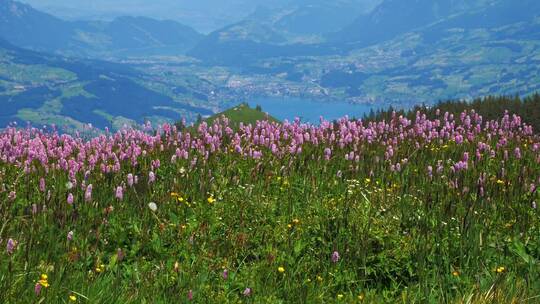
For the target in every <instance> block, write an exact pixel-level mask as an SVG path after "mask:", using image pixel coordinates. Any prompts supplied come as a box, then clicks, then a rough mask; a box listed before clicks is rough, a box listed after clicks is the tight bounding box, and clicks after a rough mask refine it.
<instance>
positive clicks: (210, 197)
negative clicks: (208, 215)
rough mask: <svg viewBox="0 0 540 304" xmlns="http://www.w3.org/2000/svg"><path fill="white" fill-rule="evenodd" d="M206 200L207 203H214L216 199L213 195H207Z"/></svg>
mask: <svg viewBox="0 0 540 304" xmlns="http://www.w3.org/2000/svg"><path fill="white" fill-rule="evenodd" d="M207 201H208V203H209V204H213V203H215V201H216V199H215V198H214V197H213V196H209V197H208V199H207Z"/></svg>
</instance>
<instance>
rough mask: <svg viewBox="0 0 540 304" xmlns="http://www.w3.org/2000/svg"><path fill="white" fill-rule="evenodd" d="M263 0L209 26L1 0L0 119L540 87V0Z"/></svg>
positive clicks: (169, 116)
mask: <svg viewBox="0 0 540 304" xmlns="http://www.w3.org/2000/svg"><path fill="white" fill-rule="evenodd" d="M160 1H165V2H166V1H168V0H160ZM205 1H206V0H205ZM208 1H210V0H208ZM156 3H158V2H156ZM159 3H162V2H159ZM205 3H206V2H205ZM263 3H264V2H263V1H259V0H257V1H255V2H253V3H251V4H250V3H247V2H246V1H245V0H235V1H233V2H231V5H238V7H244V8H248V7H249V8H255V7H257V6H258V8H257V9H254V10H253V11H251V13H250V14H247V13H246V14H247V16H245V17H244V18H242V19H241V20H239V21H237V22H234V23H232V24H229V25H227V26H224V27H222V28H220V29H218V30H215V31H213V32H211V33H209V34H207V35H203V34H200V33H198V32H196V31H195V30H193V29H192V28H190V27H188V26H185V25H182V24H180V23H177V22H175V21H166V20H156V19H151V18H148V17H130V16H126V17H115V18H114V19H113V20H111V21H85V20H78V21H66V20H62V19H59V18H57V17H54V16H52V15H49V14H47V13H43V12H40V11H38V10H35V9H33V8H32V7H30V6H28V5H25V4H21V3H19V2H15V1H12V0H2V1H1V2H0V39H4V40H5V41H2V43H1V44H0V102H5V103H6V105H7V107H6V109H7V110H6V111H5V112H3V113H1V114H0V125H1V124H5V123H6V122H7V121H10V120H13V119H20V120H22V121H26V120H28V121H32V122H34V123H50V122H55V123H59V124H60V123H62V124H69V125H70V126H72V127H77V126H80V125H81V124H82V123H88V122H92V123H94V124H95V125H97V126H102V127H103V126H115V127H118V126H119V125H121V124H122V123H124V122H141V121H143V120H146V119H150V120H153V121H166V120H168V121H172V120H175V119H177V118H178V117H180V115H182V116H183V117H186V118H187V119H188V120H191V121H193V120H194V119H195V117H196V116H197V115H209V114H211V113H213V112H217V111H219V110H221V109H222V108H224V107H226V106H227V105H231V104H233V103H235V102H240V101H245V100H246V99H247V98H251V97H254V96H281V97H283V96H293V97H303V98H316V99H323V100H326V101H329V102H331V101H332V100H346V101H349V102H351V103H373V104H381V103H384V104H386V105H387V104H392V105H397V106H408V105H413V104H417V103H434V102H436V101H438V100H442V99H456V98H464V99H467V98H472V97H480V96H485V95H499V94H508V95H510V94H520V95H526V94H530V93H533V92H536V91H539V90H540V73H539V70H540V68H539V67H540V1H537V0H520V1H515V0H476V1H469V0H370V1H366V0H336V1H326V0H279V1H274V2H272V3H266V4H269V5H265V6H263V5H261V4H263ZM270 4H271V5H270ZM193 5H195V4H194V3H193ZM200 5H203V4H200ZM221 5H222V6H223V5H225V4H223V3H222V4H221ZM370 5H373V6H374V8H373V9H370V8H369V7H371V6H370ZM14 29H16V30H14ZM26 49H30V50H32V51H29V50H26ZM49 54H54V55H49ZM103 58H106V59H108V60H111V61H114V62H117V63H110V62H105V61H101V60H102V59H103ZM97 59H99V60H97ZM118 63H124V64H118Z"/></svg>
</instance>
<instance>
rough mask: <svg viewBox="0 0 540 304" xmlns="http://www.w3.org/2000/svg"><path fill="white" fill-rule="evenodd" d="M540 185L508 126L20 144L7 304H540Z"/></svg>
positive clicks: (0, 177) (200, 131) (433, 124)
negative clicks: (539, 206)
mask: <svg viewBox="0 0 540 304" xmlns="http://www.w3.org/2000/svg"><path fill="white" fill-rule="evenodd" d="M539 178H540V138H538V137H537V136H536V135H535V134H534V133H533V130H532V128H531V127H529V126H527V125H525V124H523V123H522V122H521V119H520V118H519V117H517V116H513V115H509V114H507V115H505V116H504V117H501V118H500V119H498V120H496V121H485V120H483V119H482V117H481V116H480V115H478V114H476V113H475V112H474V111H472V112H471V111H469V112H464V113H462V114H461V115H456V116H455V117H454V115H452V114H449V113H442V112H439V113H437V115H436V118H435V119H433V120H429V119H427V118H426V116H424V115H423V114H421V113H418V114H417V115H416V118H414V119H413V120H408V119H406V118H404V117H398V116H396V115H394V116H393V117H392V118H391V119H390V120H387V121H382V122H370V123H366V122H362V121H355V120H348V119H347V118H344V119H341V120H339V121H337V122H327V121H322V122H321V124H320V125H317V126H313V125H307V124H301V123H300V122H298V121H295V122H284V123H277V122H269V121H259V122H257V123H256V124H253V125H251V124H250V125H242V124H240V125H239V126H232V125H231V126H229V124H228V120H227V118H225V117H224V118H222V119H219V120H216V121H214V123H213V125H207V124H206V123H202V124H201V125H199V126H198V128H197V129H196V130H195V129H186V130H184V131H182V132H181V131H177V130H176V128H175V127H174V126H170V125H163V126H161V127H159V128H158V129H157V130H154V131H150V130H146V131H145V130H135V129H126V130H122V131H119V132H117V133H114V134H104V135H101V136H98V137H95V138H91V139H86V138H83V137H81V136H69V135H59V134H57V133H54V132H50V131H43V130H38V129H31V128H27V129H16V128H8V129H5V130H4V131H2V133H0V219H1V221H0V244H1V246H2V247H1V249H2V251H1V252H0V303H240V302H241V303H362V302H363V303H512V302H514V303H538V302H540V280H539V279H540V278H539V276H540V265H539V261H538V259H540V220H539V219H540V218H539V211H538V209H537V206H536V204H537V200H538V198H539V197H538V191H537V185H538V184H540V180H539ZM538 202H539V203H540V201H538Z"/></svg>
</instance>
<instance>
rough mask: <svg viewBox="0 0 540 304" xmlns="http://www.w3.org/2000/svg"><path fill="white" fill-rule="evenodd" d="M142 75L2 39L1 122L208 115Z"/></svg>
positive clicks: (78, 122) (106, 123) (75, 123)
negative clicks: (151, 86) (148, 83)
mask: <svg viewBox="0 0 540 304" xmlns="http://www.w3.org/2000/svg"><path fill="white" fill-rule="evenodd" d="M144 77H145V76H144V75H143V74H142V73H141V72H139V71H137V70H134V69H132V68H130V67H127V66H125V65H121V64H115V63H110V62H103V61H98V60H79V59H69V58H65V57H61V56H58V55H48V54H42V53H37V52H34V51H28V50H24V49H19V48H17V47H14V46H12V45H11V44H9V43H8V42H6V41H2V40H0V88H1V89H0V107H2V111H1V113H0V126H1V127H4V126H5V125H7V124H8V123H9V122H12V121H19V122H22V121H30V122H32V123H35V124H51V123H55V124H58V125H66V126H67V127H70V128H80V127H82V125H83V124H85V123H92V124H93V125H95V126H98V127H100V128H104V127H109V128H119V127H121V125H122V124H123V123H128V124H131V123H142V122H144V121H145V120H152V121H176V120H178V119H179V118H180V116H184V117H185V118H187V119H188V120H189V119H193V118H194V117H195V116H196V115H197V114H201V115H209V114H211V113H212V111H210V110H208V109H205V108H199V107H194V106H192V105H189V104H185V103H180V102H178V101H176V100H175V99H174V98H173V97H172V96H168V95H164V94H163V93H160V92H156V91H154V90H152V89H149V88H147V87H146V86H145V79H144ZM183 94H188V95H189V94H192V92H190V91H189V90H187V89H186V91H185V92H184V93H183Z"/></svg>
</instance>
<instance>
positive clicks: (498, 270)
mask: <svg viewBox="0 0 540 304" xmlns="http://www.w3.org/2000/svg"><path fill="white" fill-rule="evenodd" d="M495 271H496V272H497V273H503V272H505V271H506V268H504V266H499V267H497V269H496V270H495Z"/></svg>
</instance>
